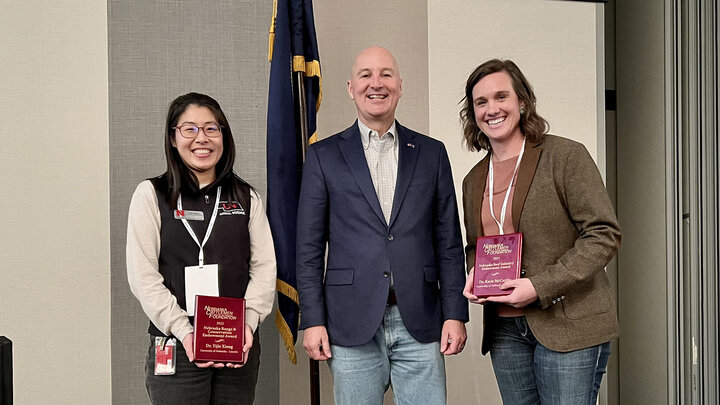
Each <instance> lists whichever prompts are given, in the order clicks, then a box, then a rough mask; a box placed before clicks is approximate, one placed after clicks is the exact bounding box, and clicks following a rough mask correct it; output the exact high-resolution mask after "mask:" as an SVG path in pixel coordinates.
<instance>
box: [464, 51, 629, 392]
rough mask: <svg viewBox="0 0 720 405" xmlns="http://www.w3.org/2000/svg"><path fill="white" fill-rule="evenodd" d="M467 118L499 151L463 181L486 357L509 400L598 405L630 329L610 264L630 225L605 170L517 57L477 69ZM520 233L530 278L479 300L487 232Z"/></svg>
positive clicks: (478, 143) (475, 137) (481, 145)
mask: <svg viewBox="0 0 720 405" xmlns="http://www.w3.org/2000/svg"><path fill="white" fill-rule="evenodd" d="M460 117H461V121H462V123H463V130H464V140H465V142H466V145H467V147H468V149H469V150H470V151H481V150H486V151H487V152H488V153H487V155H486V156H485V157H484V158H483V159H482V160H481V161H480V162H479V163H478V164H477V165H475V167H473V168H472V169H471V170H470V172H469V173H468V174H467V176H466V177H465V180H464V181H463V207H464V211H465V229H466V235H467V245H466V248H465V251H466V254H467V262H468V263H467V264H468V270H469V272H470V274H469V277H468V281H467V283H466V285H465V291H464V295H465V296H466V297H467V298H468V299H469V300H470V302H472V303H476V304H484V333H483V342H482V352H483V354H485V353H487V352H488V351H489V352H490V356H491V359H492V364H493V370H494V371H495V376H496V378H497V381H498V386H499V388H500V393H501V395H502V398H503V402H504V403H508V404H595V401H596V398H597V392H598V388H599V386H600V382H601V380H602V376H603V374H604V373H605V369H606V365H607V360H608V357H609V355H610V341H611V340H613V339H615V338H616V337H617V336H618V333H619V328H618V321H617V313H616V304H615V298H614V294H613V292H612V290H611V288H610V283H609V281H608V277H607V274H606V272H605V265H606V264H607V263H608V262H609V261H610V260H611V259H612V258H613V257H614V256H615V254H616V252H617V249H618V248H619V246H620V228H619V226H618V223H617V219H616V217H615V213H614V211H613V207H612V205H611V204H610V200H609V198H608V195H607V192H606V190H605V186H604V184H603V181H602V178H601V177H600V173H599V172H598V169H597V167H596V166H595V163H594V162H593V160H592V158H591V156H590V154H589V153H588V152H587V150H586V149H585V147H584V146H583V145H582V144H580V143H577V142H574V141H571V140H569V139H565V138H561V137H557V136H553V135H548V134H547V131H548V124H547V121H545V120H544V119H543V118H542V117H540V116H539V115H538V113H537V111H536V109H535V95H534V93H533V90H532V86H531V85H530V83H528V81H527V79H525V76H524V75H523V74H522V72H521V71H520V69H519V68H518V67H517V66H516V65H515V64H514V63H513V62H512V61H510V60H504V61H502V60H497V59H493V60H489V61H487V62H485V63H483V64H482V65H480V66H479V67H478V68H477V69H475V71H474V72H473V73H472V74H471V75H470V77H469V78H468V80H467V84H466V87H465V98H464V99H463V108H462V111H461V113H460ZM490 179H492V182H493V187H492V188H491V187H490V183H489V181H490ZM491 192H492V194H491ZM491 201H492V204H491ZM490 207H492V210H491V208H490ZM513 232H521V233H522V234H523V248H522V261H521V263H522V272H521V277H520V278H518V279H516V280H509V281H506V282H504V284H503V285H502V286H501V288H502V289H512V292H511V293H510V294H509V295H504V296H491V297H488V298H478V297H477V296H475V295H473V294H472V280H473V275H474V274H473V273H474V270H473V269H474V265H475V251H476V240H477V237H478V236H483V235H497V234H508V233H513Z"/></svg>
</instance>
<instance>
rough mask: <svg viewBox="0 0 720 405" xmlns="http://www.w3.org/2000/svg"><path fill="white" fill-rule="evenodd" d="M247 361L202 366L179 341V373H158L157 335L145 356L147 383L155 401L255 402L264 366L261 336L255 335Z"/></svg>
mask: <svg viewBox="0 0 720 405" xmlns="http://www.w3.org/2000/svg"><path fill="white" fill-rule="evenodd" d="M253 342H254V343H253V346H252V348H251V349H250V353H248V360H247V363H245V365H244V366H243V367H241V368H233V369H230V368H227V369H226V368H199V367H198V366H196V365H195V364H193V363H190V362H189V361H188V358H187V354H186V353H185V349H184V348H183V345H182V343H181V342H179V341H178V342H177V346H176V350H177V356H176V371H175V375H155V374H154V369H155V337H154V336H150V348H149V349H148V353H147V357H146V359H145V387H146V388H147V391H148V395H149V396H150V401H151V402H152V403H153V404H154V405H161V404H187V405H201V404H202V405H210V404H213V405H224V404H242V405H245V404H247V405H251V404H252V403H253V400H254V399H255V384H256V383H257V377H258V369H259V368H260V336H258V333H257V331H256V332H255V335H254V336H253Z"/></svg>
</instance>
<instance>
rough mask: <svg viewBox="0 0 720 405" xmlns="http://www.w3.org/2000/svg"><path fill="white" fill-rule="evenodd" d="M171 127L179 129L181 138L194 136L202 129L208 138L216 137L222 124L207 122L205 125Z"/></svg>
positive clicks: (220, 133)
mask: <svg viewBox="0 0 720 405" xmlns="http://www.w3.org/2000/svg"><path fill="white" fill-rule="evenodd" d="M173 129H176V130H178V131H180V135H182V136H183V138H188V139H192V138H195V137H196V136H197V134H198V133H199V132H200V131H203V133H204V134H205V136H207V137H208V138H217V137H218V136H220V135H222V126H220V125H218V124H208V125H205V126H198V125H180V126H177V127H173Z"/></svg>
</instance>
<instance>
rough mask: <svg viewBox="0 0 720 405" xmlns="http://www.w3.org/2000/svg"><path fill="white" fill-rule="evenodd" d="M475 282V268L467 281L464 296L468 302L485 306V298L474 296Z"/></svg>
mask: <svg viewBox="0 0 720 405" xmlns="http://www.w3.org/2000/svg"><path fill="white" fill-rule="evenodd" d="M473 280H475V269H474V268H473V269H471V270H470V273H469V274H468V276H467V279H466V280H465V288H464V289H463V295H464V296H465V298H467V299H468V301H470V302H472V303H473V304H484V303H485V299H484V298H478V297H477V296H476V295H474V294H473Z"/></svg>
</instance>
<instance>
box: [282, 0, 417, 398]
mask: <svg viewBox="0 0 720 405" xmlns="http://www.w3.org/2000/svg"><path fill="white" fill-rule="evenodd" d="M313 6H314V11H315V28H316V30H317V38H318V47H319V50H320V63H321V65H322V73H323V100H322V106H321V107H320V113H319V114H318V135H319V136H320V137H321V138H324V137H327V136H330V135H332V134H335V133H337V132H339V131H341V130H343V129H345V128H347V127H348V126H350V124H352V123H353V121H354V120H355V119H356V118H357V111H356V110H355V105H354V104H353V102H352V100H351V99H350V97H349V96H348V93H347V80H348V78H349V77H350V70H351V68H352V64H353V61H354V59H355V56H356V55H357V54H358V53H360V51H362V50H363V49H365V48H367V47H369V46H373V45H379V46H383V47H386V48H388V49H390V50H391V51H392V52H393V53H394V54H395V56H396V58H397V60H398V63H399V65H400V74H401V76H402V79H403V96H402V99H401V100H400V104H399V106H398V110H397V114H396V115H397V118H398V120H399V121H400V122H401V123H403V124H404V125H406V126H408V127H410V128H412V129H415V130H417V131H420V132H423V133H427V131H428V80H427V74H428V71H427V60H428V57H427V2H426V1H425V0H403V1H382V0H368V1H351V0H315V1H313ZM296 349H297V352H298V364H297V365H295V366H293V365H291V364H290V363H288V362H287V360H285V358H284V357H285V356H284V355H283V354H282V353H281V355H280V356H281V359H280V387H281V392H280V403H281V404H287V405H290V404H298V403H309V400H310V389H309V373H308V359H307V355H306V354H305V351H304V350H303V348H302V334H300V337H299V338H298V344H297V346H296ZM284 350H285V349H284V348H282V350H281V351H284ZM320 373H321V383H320V388H321V394H322V395H321V400H322V403H323V404H331V403H332V379H331V378H330V372H329V370H328V367H327V365H326V364H325V363H321V364H320ZM388 398H389V395H387V396H386V401H385V402H386V403H392V400H388Z"/></svg>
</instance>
